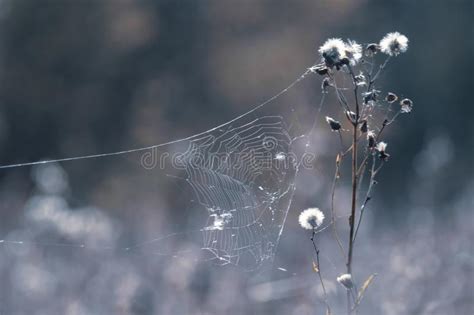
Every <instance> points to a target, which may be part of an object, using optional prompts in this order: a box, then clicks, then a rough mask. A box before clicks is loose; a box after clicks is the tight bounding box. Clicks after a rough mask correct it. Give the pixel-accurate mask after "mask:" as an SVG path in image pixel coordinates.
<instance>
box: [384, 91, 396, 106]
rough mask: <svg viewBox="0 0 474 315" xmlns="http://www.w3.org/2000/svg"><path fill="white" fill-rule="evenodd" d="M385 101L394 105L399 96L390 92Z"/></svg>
mask: <svg viewBox="0 0 474 315" xmlns="http://www.w3.org/2000/svg"><path fill="white" fill-rule="evenodd" d="M385 100H386V101H387V102H389V103H393V102H395V101H396V100H398V96H397V95H396V94H395V93H392V92H388V93H387V96H385Z"/></svg>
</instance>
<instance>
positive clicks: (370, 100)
mask: <svg viewBox="0 0 474 315" xmlns="http://www.w3.org/2000/svg"><path fill="white" fill-rule="evenodd" d="M379 94H380V91H379V90H372V91H369V92H364V93H362V96H363V97H364V103H365V104H370V105H373V104H374V103H375V102H376V101H377V98H378V96H379Z"/></svg>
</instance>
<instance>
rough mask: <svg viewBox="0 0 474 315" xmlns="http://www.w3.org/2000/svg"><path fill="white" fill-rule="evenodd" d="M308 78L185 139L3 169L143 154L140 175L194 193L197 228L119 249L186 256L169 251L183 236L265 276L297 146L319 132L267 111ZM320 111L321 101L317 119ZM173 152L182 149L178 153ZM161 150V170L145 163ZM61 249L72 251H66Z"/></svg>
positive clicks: (205, 255) (207, 254)
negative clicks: (170, 181)
mask: <svg viewBox="0 0 474 315" xmlns="http://www.w3.org/2000/svg"><path fill="white" fill-rule="evenodd" d="M308 73H309V71H306V72H305V73H304V74H303V75H301V76H300V77H298V78H297V79H296V80H295V81H294V82H293V83H291V84H290V85H289V86H288V87H287V88H286V89H284V90H282V91H281V92H280V93H278V94H276V95H275V96H273V97H272V98H270V99H268V100H267V101H266V102H264V103H261V104H259V105H258V106H256V107H254V108H252V109H251V110H250V111H248V112H246V113H244V114H242V115H240V116H238V117H236V118H234V119H232V120H230V121H229V122H226V123H224V124H221V125H219V126H217V127H214V128H212V129H210V130H207V131H205V132H202V133H199V134H196V135H192V136H190V137H187V138H184V139H178V140H174V141H170V142H167V143H162V144H158V145H153V146H149V147H144V148H137V149H131V150H125V151H118V152H112V153H105V154H95V155H88V156H79V157H71V158H64V159H56V160H47V161H39V162H33V163H22V164H14V165H4V166H0V169H6V168H15V167H24V166H32V165H41V164H49V163H53V162H67V161H74V160H83V159H90V158H105V157H110V156H116V155H131V154H142V155H141V156H140V158H139V159H137V158H132V159H131V160H134V161H137V160H140V161H141V169H142V170H141V171H146V172H148V174H147V176H161V174H160V173H159V172H164V173H165V175H166V176H168V178H174V179H176V180H177V181H178V182H180V183H182V182H184V183H186V186H187V187H188V188H189V189H190V194H188V193H186V192H185V193H184V195H185V196H186V197H185V198H188V200H191V202H192V205H191V206H190V207H189V209H190V210H189V211H190V216H191V217H192V218H193V220H191V221H192V222H194V224H193V225H192V226H191V227H190V229H188V227H189V226H186V230H187V232H182V230H184V228H183V227H181V228H179V229H178V230H180V232H173V233H170V234H167V235H166V236H164V237H160V238H156V239H153V240H149V241H146V242H142V243H139V244H135V245H132V246H129V247H121V248H120V249H122V250H126V251H128V252H137V251H144V252H147V250H149V248H152V249H153V251H152V252H153V253H154V254H159V255H164V256H165V255H172V256H173V257H176V256H177V255H181V254H183V253H181V252H180V251H179V250H170V248H176V240H175V239H177V238H178V237H184V238H186V241H187V242H188V241H191V242H194V243H198V248H199V251H200V252H201V253H202V254H201V255H200V256H199V259H201V260H205V261H211V262H213V263H216V264H218V265H229V264H230V265H234V266H238V267H241V268H243V269H244V270H256V269H260V268H261V267H262V266H263V265H265V264H271V263H272V262H273V258H274V256H275V253H276V250H277V246H278V242H279V239H280V236H281V234H282V231H283V228H284V225H285V220H286V217H287V214H288V211H289V209H290V206H291V202H292V198H293V194H294V191H295V178H296V176H297V174H298V170H299V168H300V166H301V163H300V161H301V160H302V159H301V158H302V154H305V153H306V149H307V147H308V145H307V146H306V149H303V150H301V146H298V145H299V144H301V139H307V138H308V135H309V134H310V133H311V132H312V131H313V130H314V127H315V125H314V124H313V128H312V129H311V130H310V131H309V130H308V129H309V128H305V127H304V126H303V125H305V124H301V122H300V121H299V118H298V117H297V116H295V111H294V108H293V107H291V106H288V107H287V108H286V111H287V112H284V111H285V110H282V111H279V112H282V113H281V115H272V114H271V112H272V111H269V110H268V108H266V105H267V104H269V103H271V102H273V101H275V100H277V99H279V98H280V97H281V96H282V95H283V94H285V93H287V92H288V91H289V90H290V89H291V88H292V87H293V86H294V85H295V84H297V83H298V82H300V81H301V80H303V79H304V78H305V77H306V76H307V75H308ZM321 105H322V102H321V104H320V106H319V109H318V113H319V111H320V109H321ZM269 112H270V113H269ZM310 125H311V124H310ZM304 129H306V130H304ZM302 130H303V131H302ZM175 146H178V147H180V148H184V149H183V150H180V149H178V150H176V149H175ZM302 147H303V148H305V146H304V145H303V146H302ZM156 150H160V152H166V153H172V158H171V159H170V161H169V163H168V165H166V167H164V168H163V169H162V167H161V166H162V165H160V169H157V168H156V165H154V166H153V167H149V165H147V164H146V159H147V158H149V154H150V153H153V152H155V153H156V152H157V151H156ZM190 196H192V197H190ZM63 225H64V224H63ZM63 232H64V231H63ZM66 234H67V233H66ZM2 242H3V243H10V244H12V243H15V242H17V243H18V241H14V240H11V241H8V240H3V241H2ZM22 243H23V242H22ZM64 245H66V246H68V245H67V244H61V246H64ZM71 246H75V245H71ZM76 247H77V246H76ZM80 247H83V248H86V247H87V245H82V244H81V245H80ZM183 252H186V251H183Z"/></svg>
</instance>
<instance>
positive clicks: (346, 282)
mask: <svg viewBox="0 0 474 315" xmlns="http://www.w3.org/2000/svg"><path fill="white" fill-rule="evenodd" d="M336 280H337V282H339V283H340V284H342V285H343V286H344V287H345V288H346V289H348V290H350V289H352V287H353V285H354V284H353V283H352V276H351V275H350V274H349V273H345V274H342V275H340V276H339V277H337V278H336Z"/></svg>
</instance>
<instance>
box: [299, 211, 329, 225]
mask: <svg viewBox="0 0 474 315" xmlns="http://www.w3.org/2000/svg"><path fill="white" fill-rule="evenodd" d="M323 221H324V213H323V212H322V211H321V210H319V208H309V209H306V210H304V211H302V212H301V213H300V216H299V218H298V222H299V223H300V225H301V227H302V228H303V229H307V230H313V229H316V228H318V227H319V226H320V225H321V224H323Z"/></svg>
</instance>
